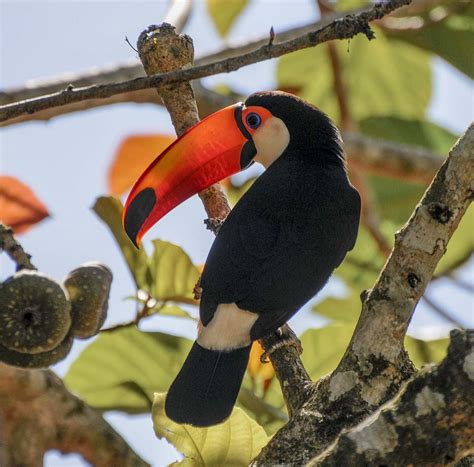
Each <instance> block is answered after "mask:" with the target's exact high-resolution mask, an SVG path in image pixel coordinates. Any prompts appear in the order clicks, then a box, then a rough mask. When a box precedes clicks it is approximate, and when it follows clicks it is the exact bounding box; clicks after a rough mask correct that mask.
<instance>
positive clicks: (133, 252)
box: [92, 196, 148, 289]
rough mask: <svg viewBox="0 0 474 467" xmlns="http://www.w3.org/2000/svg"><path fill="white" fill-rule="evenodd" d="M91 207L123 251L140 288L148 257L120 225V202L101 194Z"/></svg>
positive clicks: (145, 272)
mask: <svg viewBox="0 0 474 467" xmlns="http://www.w3.org/2000/svg"><path fill="white" fill-rule="evenodd" d="M92 209H93V210H94V212H95V213H96V214H97V215H98V216H99V217H100V219H102V221H104V222H105V223H106V224H107V225H108V227H109V229H110V231H111V233H112V235H113V236H114V238H115V241H116V242H117V244H118V246H119V248H120V250H121V251H122V253H123V256H124V258H125V261H126V262H127V265H128V269H129V270H130V272H131V274H132V277H133V279H134V281H135V284H136V286H137V288H139V289H140V288H142V287H143V286H144V285H145V283H146V281H147V272H148V267H147V258H148V257H147V255H146V253H145V250H143V249H140V250H138V249H137V248H135V246H134V245H133V243H132V242H131V241H130V239H129V238H128V236H127V234H126V233H125V231H124V229H123V227H122V211H123V206H122V202H121V201H120V200H119V199H117V198H115V197H113V196H101V197H100V198H97V200H96V202H95V204H94V206H93V207H92Z"/></svg>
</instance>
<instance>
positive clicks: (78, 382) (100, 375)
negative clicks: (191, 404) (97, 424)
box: [65, 327, 191, 413]
mask: <svg viewBox="0 0 474 467" xmlns="http://www.w3.org/2000/svg"><path fill="white" fill-rule="evenodd" d="M190 348H191V341H189V340H188V339H185V338H182V337H175V336H171V335H168V334H162V333H158V332H141V331H139V330H137V329H136V328H133V327H129V328H123V329H118V330H116V331H112V332H107V333H102V334H100V335H99V336H98V337H97V339H96V340H95V341H94V342H92V344H90V345H89V346H88V347H87V348H86V349H85V350H84V351H83V352H82V353H81V354H80V356H79V357H78V358H77V359H76V360H75V361H74V363H73V364H72V365H71V368H70V369H69V371H68V373H67V375H66V377H65V382H66V385H67V386H68V387H69V388H70V389H71V390H72V391H74V392H75V393H77V394H79V395H80V396H81V398H82V399H84V400H85V401H86V402H87V403H88V404H90V405H92V406H93V407H96V408H99V409H101V410H124V411H127V412H135V413H136V412H147V411H149V410H150V408H151V404H152V401H153V393H154V392H155V391H166V390H167V389H168V387H169V385H170V384H171V382H172V380H173V378H174V377H175V376H176V374H177V373H178V371H179V369H180V368H181V365H182V363H183V362H184V359H185V357H186V355H187V354H188V352H189V349H190Z"/></svg>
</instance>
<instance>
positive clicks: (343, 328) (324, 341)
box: [300, 322, 355, 381]
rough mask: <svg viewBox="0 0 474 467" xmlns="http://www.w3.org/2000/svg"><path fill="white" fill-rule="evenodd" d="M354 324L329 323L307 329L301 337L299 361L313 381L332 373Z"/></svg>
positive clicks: (348, 340) (349, 338) (345, 346)
mask: <svg viewBox="0 0 474 467" xmlns="http://www.w3.org/2000/svg"><path fill="white" fill-rule="evenodd" d="M354 327H355V323H339V322H335V323H331V324H329V325H328V326H326V327H324V328H319V329H309V330H308V331H306V332H304V333H303V335H302V336H301V338H300V340H301V345H302V346H303V354H302V355H301V359H302V361H303V364H304V366H305V368H306V370H307V372H308V374H309V376H310V377H311V379H312V380H313V381H316V380H317V379H319V378H320V377H321V376H324V375H326V374H328V373H330V372H331V371H333V370H334V369H335V368H336V366H337V364H338V363H339V361H340V360H341V358H342V356H343V355H344V352H345V350H346V348H347V346H348V345H349V342H350V340H351V337H352V333H353V332H354Z"/></svg>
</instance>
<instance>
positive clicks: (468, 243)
mask: <svg viewBox="0 0 474 467" xmlns="http://www.w3.org/2000/svg"><path fill="white" fill-rule="evenodd" d="M473 226H474V207H472V206H470V207H469V208H468V209H467V211H466V212H465V214H464V216H463V218H462V219H461V222H460V223H459V225H458V228H457V229H456V231H455V232H454V234H453V236H452V237H451V240H450V241H449V243H448V247H447V250H446V253H445V254H444V256H443V257H442V258H441V261H440V262H439V263H438V266H437V267H436V270H435V274H436V275H442V274H446V273H448V272H450V271H452V270H453V269H455V268H457V267H459V266H460V265H461V264H463V263H464V262H465V261H466V260H467V259H469V257H470V255H472V253H473V252H474V234H473Z"/></svg>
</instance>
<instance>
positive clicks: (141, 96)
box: [0, 0, 363, 125]
mask: <svg viewBox="0 0 474 467" xmlns="http://www.w3.org/2000/svg"><path fill="white" fill-rule="evenodd" d="M180 1H181V0H177V2H176V3H180ZM361 11H363V10H361V9H359V10H354V11H352V12H351V13H352V14H355V13H360V12H361ZM341 17H343V14H341V13H334V14H331V15H327V16H325V18H322V19H321V20H319V21H316V22H314V23H311V24H308V25H305V26H299V27H296V28H291V29H288V30H286V31H282V32H279V33H278V34H277V36H276V37H275V41H274V42H275V43H280V42H284V41H287V40H290V39H294V38H295V37H298V36H300V35H302V34H306V33H309V32H311V31H314V30H316V29H318V28H321V27H323V26H325V25H327V24H329V23H330V22H331V21H334V20H336V19H339V18H341ZM164 22H167V23H170V24H172V25H174V26H175V27H176V29H177V31H178V32H179V31H181V30H182V28H180V27H179V26H178V24H176V22H175V20H174V19H173V17H172V15H171V16H169V15H167V16H166V17H165V19H164ZM267 44H268V35H265V36H263V37H260V38H258V39H255V40H253V41H250V42H246V43H244V44H240V45H237V46H233V47H226V48H224V49H222V50H219V51H217V52H214V53H212V54H210V55H206V56H204V57H201V58H198V59H197V60H196V61H195V64H196V65H206V64H208V63H212V62H215V61H218V60H223V59H226V58H229V57H235V56H238V55H242V54H244V53H248V52H251V51H253V50H255V49H257V48H259V47H262V46H264V45H267ZM142 76H144V72H143V66H142V64H141V63H138V62H137V60H135V59H133V60H130V61H128V62H125V63H122V64H118V65H108V66H103V67H94V68H93V69H91V70H88V71H85V72H82V73H66V74H63V75H59V76H54V77H51V78H49V79H38V80H36V79H35V80H30V81H28V82H26V83H25V84H24V85H23V86H20V87H18V88H13V89H7V90H5V91H0V105H5V104H11V103H13V102H17V101H23V100H27V99H31V98H34V97H38V96H41V95H46V94H53V93H56V92H58V91H62V90H63V89H65V88H66V87H67V86H68V85H70V84H71V85H72V86H73V87H74V88H80V87H85V86H92V85H94V84H107V83H113V82H116V81H123V80H130V79H134V78H139V77H142ZM200 87H201V88H202V86H196V83H194V92H195V93H196V100H197V102H198V107H199V109H200V112H201V113H202V111H203V105H202V103H201V102H200V100H201V97H200V89H199V88H200ZM204 90H205V91H208V90H206V89H204ZM208 93H212V91H208ZM214 94H217V93H214ZM211 95H212V94H211ZM219 96H221V95H220V94H219ZM209 97H210V96H209V95H207V93H206V98H208V99H209ZM225 97H226V96H221V99H225ZM119 102H138V103H144V102H150V103H158V102H160V99H159V98H158V97H157V94H156V92H155V91H154V90H153V89H146V90H142V91H135V92H130V93H125V94H119V95H115V96H112V97H110V98H107V99H97V100H88V101H82V102H77V103H72V104H68V105H66V106H62V107H53V108H50V109H47V110H43V111H39V112H37V113H35V114H25V115H23V116H21V117H17V118H14V119H11V120H8V121H7V122H4V123H3V124H2V125H11V124H15V123H21V122H24V121H29V120H49V119H50V118H53V117H55V116H58V115H62V114H66V113H69V112H75V111H81V110H85V109H89V108H93V107H97V106H100V105H109V104H114V103H119ZM230 103H232V102H230ZM225 105H226V104H222V103H220V104H218V105H217V106H216V107H215V108H214V110H217V109H218V108H221V107H224V106H225ZM214 110H213V111H214ZM209 113H212V112H209ZM204 115H206V113H204Z"/></svg>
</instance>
